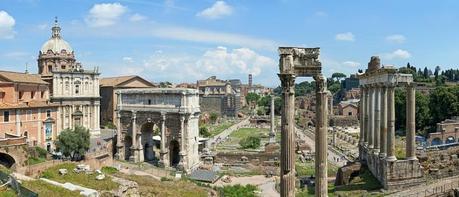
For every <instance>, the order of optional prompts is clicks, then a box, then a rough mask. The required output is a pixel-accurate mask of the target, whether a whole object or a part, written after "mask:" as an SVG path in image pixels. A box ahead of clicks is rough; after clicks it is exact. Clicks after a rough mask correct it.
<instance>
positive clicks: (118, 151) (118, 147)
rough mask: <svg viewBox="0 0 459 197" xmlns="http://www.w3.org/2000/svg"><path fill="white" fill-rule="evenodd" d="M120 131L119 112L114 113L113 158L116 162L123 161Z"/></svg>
mask: <svg viewBox="0 0 459 197" xmlns="http://www.w3.org/2000/svg"><path fill="white" fill-rule="evenodd" d="M122 137H123V135H122V131H121V113H120V112H119V111H117V112H116V154H115V158H116V159H118V160H122V159H124V150H123V147H124V144H122V143H123V140H122Z"/></svg>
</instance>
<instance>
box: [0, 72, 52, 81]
mask: <svg viewBox="0 0 459 197" xmlns="http://www.w3.org/2000/svg"><path fill="white" fill-rule="evenodd" d="M0 77H2V78H5V79H6V80H7V81H10V82H16V83H35V84H48V83H47V82H46V81H43V80H42V79H41V77H40V75H38V74H26V73H20V72H12V71H0Z"/></svg>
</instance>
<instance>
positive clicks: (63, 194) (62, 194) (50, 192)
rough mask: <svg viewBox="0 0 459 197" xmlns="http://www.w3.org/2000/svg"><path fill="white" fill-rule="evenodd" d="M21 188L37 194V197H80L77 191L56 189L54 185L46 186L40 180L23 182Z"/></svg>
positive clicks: (46, 184)
mask: <svg viewBox="0 0 459 197" xmlns="http://www.w3.org/2000/svg"><path fill="white" fill-rule="evenodd" d="M22 186H24V187H26V188H27V189H30V190H32V191H33V192H35V193H38V195H39V196H47V197H51V196H59V197H73V196H80V192H78V191H70V190H67V189H64V188H62V187H58V186H55V185H51V184H48V183H46V182H44V181H41V180H36V181H24V182H23V183H22Z"/></svg>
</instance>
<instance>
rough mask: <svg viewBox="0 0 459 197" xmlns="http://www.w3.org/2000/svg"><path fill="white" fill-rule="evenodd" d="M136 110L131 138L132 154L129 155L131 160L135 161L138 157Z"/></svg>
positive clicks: (133, 112)
mask: <svg viewBox="0 0 459 197" xmlns="http://www.w3.org/2000/svg"><path fill="white" fill-rule="evenodd" d="M136 113H137V112H136V111H132V119H131V120H132V132H131V138H132V146H131V156H129V161H132V162H135V158H136V149H137V147H136V145H137V124H136V119H137V116H136Z"/></svg>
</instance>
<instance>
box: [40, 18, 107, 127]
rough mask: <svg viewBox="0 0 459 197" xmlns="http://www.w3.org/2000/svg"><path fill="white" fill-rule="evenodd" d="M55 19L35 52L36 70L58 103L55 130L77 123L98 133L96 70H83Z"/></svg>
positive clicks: (98, 107)
mask: <svg viewBox="0 0 459 197" xmlns="http://www.w3.org/2000/svg"><path fill="white" fill-rule="evenodd" d="M60 31H61V28H60V27H59V25H58V23H57V20H56V21H55V24H54V27H53V28H52V35H51V38H50V39H49V40H48V41H47V42H45V43H44V44H43V46H42V48H41V50H40V52H39V54H38V74H40V75H41V78H42V79H43V80H44V81H46V82H48V83H49V86H50V87H49V89H50V94H51V98H50V99H51V102H52V103H54V104H58V105H59V107H58V115H57V123H56V124H57V130H58V132H61V131H62V130H64V129H66V128H74V127H75V126H77V125H80V126H83V127H85V128H88V129H89V130H90V132H91V135H98V134H99V133H100V115H99V114H100V96H99V75H100V73H99V71H98V69H97V68H94V69H91V70H85V69H84V68H83V66H82V65H81V64H80V63H79V62H77V61H76V59H75V53H74V51H73V49H72V47H70V44H69V43H67V42H66V41H65V40H64V39H63V38H62V37H61V34H60Z"/></svg>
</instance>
